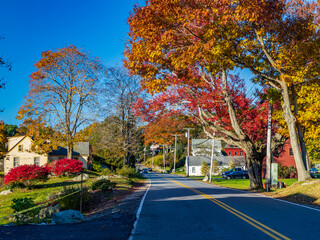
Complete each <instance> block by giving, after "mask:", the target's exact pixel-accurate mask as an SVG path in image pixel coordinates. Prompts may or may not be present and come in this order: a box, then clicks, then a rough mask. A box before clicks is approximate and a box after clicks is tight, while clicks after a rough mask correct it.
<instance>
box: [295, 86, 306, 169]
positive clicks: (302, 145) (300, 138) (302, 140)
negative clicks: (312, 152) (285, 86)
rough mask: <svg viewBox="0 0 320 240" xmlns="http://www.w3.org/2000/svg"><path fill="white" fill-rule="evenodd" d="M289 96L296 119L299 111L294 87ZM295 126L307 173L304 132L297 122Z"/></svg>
mask: <svg viewBox="0 0 320 240" xmlns="http://www.w3.org/2000/svg"><path fill="white" fill-rule="evenodd" d="M291 94H292V97H293V104H294V116H295V117H297V116H298V111H299V109H298V102H297V94H296V92H295V89H294V87H291ZM296 124H297V130H298V136H299V142H300V149H301V154H302V160H303V163H304V166H305V168H306V170H307V171H309V158H308V152H307V147H306V144H305V141H304V131H303V129H302V126H301V124H300V123H299V122H297V123H296Z"/></svg>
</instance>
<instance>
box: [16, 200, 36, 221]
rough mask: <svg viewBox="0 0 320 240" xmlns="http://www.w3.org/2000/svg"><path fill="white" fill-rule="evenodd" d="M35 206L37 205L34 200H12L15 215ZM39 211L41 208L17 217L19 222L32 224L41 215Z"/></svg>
mask: <svg viewBox="0 0 320 240" xmlns="http://www.w3.org/2000/svg"><path fill="white" fill-rule="evenodd" d="M35 206H36V204H35V203H34V201H33V199H32V198H14V199H12V204H11V206H10V207H11V208H12V209H13V210H14V212H15V213H17V212H21V211H23V210H26V209H29V208H32V207H35ZM39 211H40V209H39V208H36V209H33V210H30V211H28V212H25V213H23V214H20V215H18V216H16V219H17V221H18V222H22V221H23V222H27V221H29V222H30V221H32V219H33V218H34V217H35V216H36V215H37V214H38V213H39ZM30 218H31V219H30Z"/></svg>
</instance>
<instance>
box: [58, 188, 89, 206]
mask: <svg viewBox="0 0 320 240" xmlns="http://www.w3.org/2000/svg"><path fill="white" fill-rule="evenodd" d="M78 190H80V189H79V188H73V187H70V188H64V189H63V191H62V194H61V195H60V197H62V199H59V203H60V205H61V208H63V209H73V210H79V209H80V198H81V191H79V192H77V191H78ZM74 192H77V193H74ZM71 193H74V194H72V195H70V196H68V197H64V196H66V195H69V194H71ZM63 197H64V198H63ZM88 202H89V193H88V189H83V192H82V204H83V209H84V208H85V206H86V204H87V203H88Z"/></svg>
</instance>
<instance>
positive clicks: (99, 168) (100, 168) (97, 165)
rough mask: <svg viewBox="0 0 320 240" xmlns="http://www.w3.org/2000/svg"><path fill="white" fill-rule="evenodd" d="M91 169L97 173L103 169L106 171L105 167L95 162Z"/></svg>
mask: <svg viewBox="0 0 320 240" xmlns="http://www.w3.org/2000/svg"><path fill="white" fill-rule="evenodd" d="M92 167H93V169H94V170H95V171H97V172H102V171H103V170H104V169H108V167H107V166H105V165H103V164H102V163H100V162H95V161H94V162H93V163H92Z"/></svg>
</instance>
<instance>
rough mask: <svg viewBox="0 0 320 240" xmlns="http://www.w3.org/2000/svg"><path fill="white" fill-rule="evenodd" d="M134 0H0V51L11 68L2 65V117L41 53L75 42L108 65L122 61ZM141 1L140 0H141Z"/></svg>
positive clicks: (10, 118) (14, 104) (11, 109)
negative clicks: (6, 68)
mask: <svg viewBox="0 0 320 240" xmlns="http://www.w3.org/2000/svg"><path fill="white" fill-rule="evenodd" d="M137 2H138V0H121V1H117V0H92V1H84V0H78V1H75V0H64V1H62V0H54V1H43V0H28V1H25V0H9V1H4V0H3V1H0V36H3V37H5V39H3V40H0V55H1V56H2V57H5V58H7V59H9V60H10V62H11V63H12V67H13V68H12V71H7V70H5V69H3V68H1V69H0V77H4V78H5V81H6V88H5V89H4V90H3V89H0V108H4V112H3V113H0V120H3V121H4V122H5V123H8V124H17V125H18V124H20V121H18V120H17V119H15V116H16V114H17V111H18V109H19V107H20V106H21V105H22V104H23V102H24V96H26V95H27V92H28V81H29V75H30V74H31V73H32V72H33V70H34V67H33V64H35V63H36V62H37V61H38V60H40V58H41V53H42V52H43V51H47V50H55V49H57V48H62V47H64V46H66V45H70V44H73V45H75V46H77V47H80V48H83V49H84V50H86V51H88V52H89V53H90V54H91V55H92V56H95V57H99V58H100V59H101V60H103V61H104V62H105V64H107V65H116V64H118V65H120V64H121V59H122V52H123V50H124V44H125V40H126V38H127V32H128V26H127V24H126V19H127V18H128V16H129V12H130V11H131V9H132V8H133V5H134V4H135V3H137ZM139 2H140V3H143V2H144V1H143V0H140V1H139Z"/></svg>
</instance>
